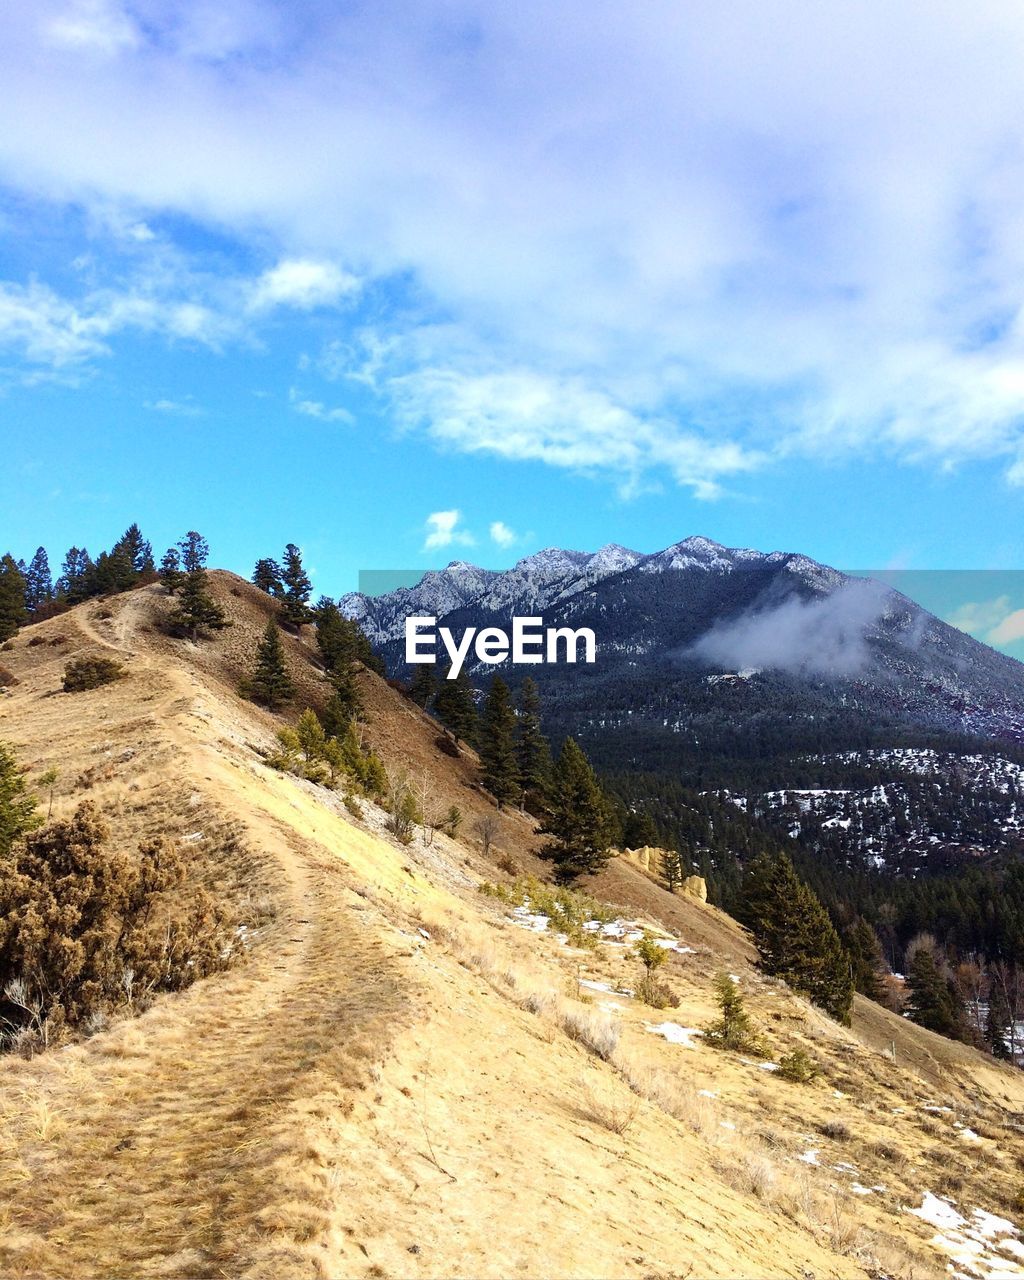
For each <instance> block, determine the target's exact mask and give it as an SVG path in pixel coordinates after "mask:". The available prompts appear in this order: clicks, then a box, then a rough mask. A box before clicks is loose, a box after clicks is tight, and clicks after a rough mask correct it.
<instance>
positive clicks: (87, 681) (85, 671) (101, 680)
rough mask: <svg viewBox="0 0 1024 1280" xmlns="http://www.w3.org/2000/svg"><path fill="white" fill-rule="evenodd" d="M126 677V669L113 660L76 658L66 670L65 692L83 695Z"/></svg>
mask: <svg viewBox="0 0 1024 1280" xmlns="http://www.w3.org/2000/svg"><path fill="white" fill-rule="evenodd" d="M123 675H124V667H122V665H121V664H120V663H119V662H115V661H114V659H113V658H76V659H74V660H73V661H71V662H69V663H68V664H67V666H66V667H65V668H64V692H65V693H83V692H84V691H85V690H86V689H98V688H100V686H101V685H105V684H112V683H113V682H114V681H115V680H120V678H121V676H123Z"/></svg>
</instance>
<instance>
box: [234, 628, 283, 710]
mask: <svg viewBox="0 0 1024 1280" xmlns="http://www.w3.org/2000/svg"><path fill="white" fill-rule="evenodd" d="M243 692H244V693H245V696H246V697H247V698H251V699H252V700H253V702H261V703H262V704H263V705H264V706H265V707H269V708H270V709H271V710H274V709H275V708H276V707H279V706H281V704H282V703H284V702H287V701H288V699H289V698H290V697H291V696H292V695H293V694H294V692H295V686H294V685H293V684H292V681H291V677H290V676H289V675H288V666H287V663H286V662H285V657H284V645H283V644H282V643H281V632H280V631H279V629H278V626H277V623H276V622H275V621H274V619H273V618H271V619H270V621H269V622H268V623H267V627H266V630H265V631H264V632H263V638H262V639H261V640H260V642H259V644H258V645H257V646H256V665H255V667H254V669H253V673H252V675H251V676H250V677H249V679H248V680H247V681H246V682H245V684H244V686H243Z"/></svg>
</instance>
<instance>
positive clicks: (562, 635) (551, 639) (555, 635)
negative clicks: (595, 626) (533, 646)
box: [547, 627, 597, 662]
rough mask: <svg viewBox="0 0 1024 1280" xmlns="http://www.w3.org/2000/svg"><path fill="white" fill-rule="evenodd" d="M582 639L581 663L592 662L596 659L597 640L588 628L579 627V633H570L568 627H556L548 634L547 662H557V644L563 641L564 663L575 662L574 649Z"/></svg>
mask: <svg viewBox="0 0 1024 1280" xmlns="http://www.w3.org/2000/svg"><path fill="white" fill-rule="evenodd" d="M581 639H582V641H583V645H584V650H583V655H584V656H583V661H584V662H593V661H594V660H595V659H596V657H597V639H596V638H595V636H594V633H593V631H591V629H590V628H589V627H580V629H579V631H571V630H570V629H569V628H568V627H556V628H553V629H552V630H550V631H549V632H548V654H547V657H548V662H557V661H558V642H559V640H564V641H565V660H566V662H575V661H576V649H577V646H578V645H579V642H580V640H581Z"/></svg>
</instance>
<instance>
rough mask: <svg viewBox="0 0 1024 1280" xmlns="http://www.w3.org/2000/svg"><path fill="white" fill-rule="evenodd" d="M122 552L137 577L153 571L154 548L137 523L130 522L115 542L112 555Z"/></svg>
mask: <svg viewBox="0 0 1024 1280" xmlns="http://www.w3.org/2000/svg"><path fill="white" fill-rule="evenodd" d="M118 554H121V555H123V556H124V558H125V560H126V561H127V563H128V566H129V568H130V570H131V572H132V573H133V574H135V575H136V577H140V576H141V575H142V574H144V573H152V572H153V568H154V565H153V548H152V546H151V545H150V544H149V542H147V541H146V539H145V538H144V537H143V536H142V530H141V529H140V528H139V526H138V525H137V524H134V523H132V524H130V525H129V526H128V528H127V529H125V531H124V533H123V534H122V535H121V537H120V538H119V539H118V541H117V542H116V543H115V544H114V549H113V551H112V552H111V555H118Z"/></svg>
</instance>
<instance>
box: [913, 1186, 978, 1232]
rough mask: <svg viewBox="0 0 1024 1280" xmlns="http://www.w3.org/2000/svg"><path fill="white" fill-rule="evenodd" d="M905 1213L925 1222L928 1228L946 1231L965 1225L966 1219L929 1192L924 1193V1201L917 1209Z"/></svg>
mask: <svg viewBox="0 0 1024 1280" xmlns="http://www.w3.org/2000/svg"><path fill="white" fill-rule="evenodd" d="M907 1213H910V1214H913V1216H914V1217H915V1218H920V1219H921V1221H922V1222H927V1223H928V1225H929V1226H930V1227H940V1228H943V1229H944V1230H946V1231H948V1230H950V1228H957V1227H965V1226H966V1225H967V1219H966V1218H964V1217H963V1216H962V1215H961V1214H959V1213H957V1211H956V1210H955V1209H954V1208H953V1206H952V1204H950V1202H949V1201H948V1200H943V1199H940V1198H939V1197H938V1196H936V1195H933V1194H932V1193H931V1192H930V1191H926V1192H925V1193H924V1199H923V1200H922V1201H921V1204H920V1206H919V1207H918V1208H916V1209H908V1210H907Z"/></svg>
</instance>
